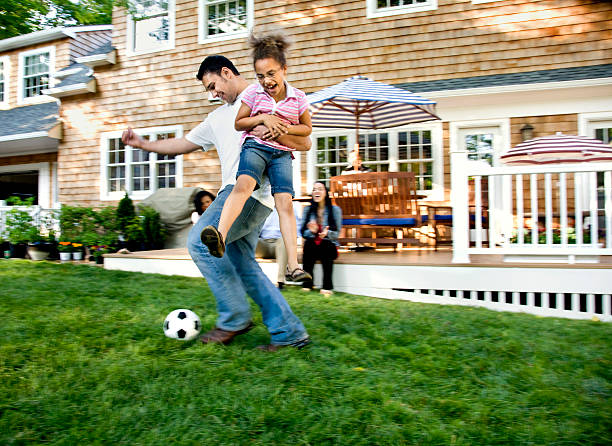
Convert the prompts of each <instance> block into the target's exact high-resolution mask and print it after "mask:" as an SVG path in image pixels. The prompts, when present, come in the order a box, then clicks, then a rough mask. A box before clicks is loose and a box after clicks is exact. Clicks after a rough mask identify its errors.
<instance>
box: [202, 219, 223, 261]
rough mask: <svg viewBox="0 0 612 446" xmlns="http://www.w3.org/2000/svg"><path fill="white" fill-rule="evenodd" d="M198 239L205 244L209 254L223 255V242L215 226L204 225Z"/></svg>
mask: <svg viewBox="0 0 612 446" xmlns="http://www.w3.org/2000/svg"><path fill="white" fill-rule="evenodd" d="M200 240H202V243H204V244H205V245H206V247H207V248H208V251H209V252H210V255H211V256H214V257H223V254H224V253H225V242H223V236H222V235H221V233H220V232H219V231H217V228H215V227H214V226H212V225H208V226H206V227H205V228H204V229H202V232H201V233H200Z"/></svg>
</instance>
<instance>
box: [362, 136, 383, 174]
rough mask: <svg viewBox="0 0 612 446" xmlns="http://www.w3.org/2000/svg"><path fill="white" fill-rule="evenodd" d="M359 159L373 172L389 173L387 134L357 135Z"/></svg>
mask: <svg viewBox="0 0 612 446" xmlns="http://www.w3.org/2000/svg"><path fill="white" fill-rule="evenodd" d="M359 159H360V160H361V164H363V165H364V166H366V167H368V168H369V169H370V170H372V171H373V172H388V171H389V134H388V133H386V132H384V133H370V134H368V135H359Z"/></svg>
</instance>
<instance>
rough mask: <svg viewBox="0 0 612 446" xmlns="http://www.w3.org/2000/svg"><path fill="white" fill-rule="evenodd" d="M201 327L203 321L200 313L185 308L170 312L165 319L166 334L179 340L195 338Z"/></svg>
mask: <svg viewBox="0 0 612 446" xmlns="http://www.w3.org/2000/svg"><path fill="white" fill-rule="evenodd" d="M201 328H202V323H201V322H200V318H199V317H198V315H197V314H195V313H194V312H193V311H191V310H186V309H184V308H180V309H178V310H174V311H172V312H170V314H168V316H166V320H165V321H164V334H165V335H166V336H168V337H169V338H172V339H178V340H179V341H191V340H192V339H195V338H196V336H198V334H200V329H201Z"/></svg>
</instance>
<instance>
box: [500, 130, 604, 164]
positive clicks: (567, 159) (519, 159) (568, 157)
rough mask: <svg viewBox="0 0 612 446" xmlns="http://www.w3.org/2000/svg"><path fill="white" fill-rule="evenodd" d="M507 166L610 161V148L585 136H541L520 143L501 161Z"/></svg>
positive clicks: (558, 134)
mask: <svg viewBox="0 0 612 446" xmlns="http://www.w3.org/2000/svg"><path fill="white" fill-rule="evenodd" d="M500 159H501V161H502V162H503V163H505V164H508V165H529V164H559V163H583V162H598V161H600V162H610V161H612V146H611V145H610V144H606V143H604V142H602V141H600V140H598V139H595V138H589V137H587V136H574V135H564V134H562V133H560V132H559V133H557V134H556V135H550V136H542V137H539V138H534V139H530V140H528V141H525V142H522V143H520V144H518V145H517V146H515V147H514V148H512V149H510V150H508V152H506V153H505V154H504V155H502V156H501V157H500Z"/></svg>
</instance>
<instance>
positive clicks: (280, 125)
mask: <svg viewBox="0 0 612 446" xmlns="http://www.w3.org/2000/svg"><path fill="white" fill-rule="evenodd" d="M261 120H262V123H263V125H265V126H266V127H268V130H269V131H270V133H271V134H272V137H273V138H277V137H279V136H281V135H286V134H287V132H289V124H287V123H286V122H285V121H283V120H282V119H281V118H279V117H278V116H274V115H266V114H263V115H261Z"/></svg>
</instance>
